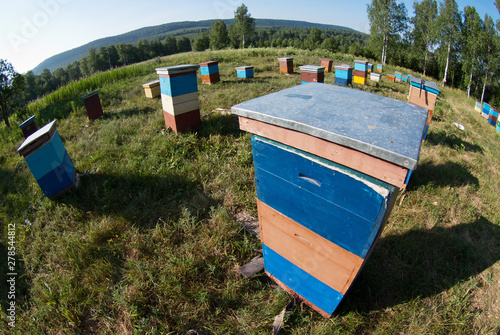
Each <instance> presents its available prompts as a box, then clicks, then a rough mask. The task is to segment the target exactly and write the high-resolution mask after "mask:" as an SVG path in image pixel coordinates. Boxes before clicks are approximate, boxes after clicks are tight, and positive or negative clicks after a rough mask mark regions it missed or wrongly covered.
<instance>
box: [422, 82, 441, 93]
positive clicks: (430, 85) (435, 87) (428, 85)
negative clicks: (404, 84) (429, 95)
mask: <svg viewBox="0 0 500 335" xmlns="http://www.w3.org/2000/svg"><path fill="white" fill-rule="evenodd" d="M424 88H425V89H427V88H430V89H431V90H434V91H437V93H438V94H439V92H440V89H439V86H438V85H437V84H436V83H435V82H433V81H428V80H424Z"/></svg>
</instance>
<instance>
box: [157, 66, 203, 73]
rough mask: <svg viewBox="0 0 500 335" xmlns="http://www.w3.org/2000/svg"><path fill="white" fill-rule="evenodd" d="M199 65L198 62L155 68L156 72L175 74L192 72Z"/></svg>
mask: <svg viewBox="0 0 500 335" xmlns="http://www.w3.org/2000/svg"><path fill="white" fill-rule="evenodd" d="M199 67H200V66H199V65H198V64H181V65H173V66H166V67H159V68H156V73H157V74H167V75H170V74H177V73H184V72H192V71H197V70H198V68H199Z"/></svg>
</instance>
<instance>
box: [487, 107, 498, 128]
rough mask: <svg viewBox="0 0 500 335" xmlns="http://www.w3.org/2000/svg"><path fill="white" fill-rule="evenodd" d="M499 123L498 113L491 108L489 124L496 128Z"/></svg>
mask: <svg viewBox="0 0 500 335" xmlns="http://www.w3.org/2000/svg"><path fill="white" fill-rule="evenodd" d="M497 121H498V111H497V110H496V109H495V108H493V107H491V108H490V114H489V116H488V123H489V124H491V125H492V126H494V127H495V126H496V125H497Z"/></svg>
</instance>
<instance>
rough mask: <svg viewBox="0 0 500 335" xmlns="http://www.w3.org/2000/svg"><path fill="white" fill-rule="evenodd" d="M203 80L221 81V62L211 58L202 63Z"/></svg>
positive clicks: (209, 82) (204, 81) (207, 81)
mask: <svg viewBox="0 0 500 335" xmlns="http://www.w3.org/2000/svg"><path fill="white" fill-rule="evenodd" d="M200 73H201V82H202V83H203V84H214V83H218V82H219V81H220V75H219V62H218V61H215V60H211V61H208V62H203V63H200Z"/></svg>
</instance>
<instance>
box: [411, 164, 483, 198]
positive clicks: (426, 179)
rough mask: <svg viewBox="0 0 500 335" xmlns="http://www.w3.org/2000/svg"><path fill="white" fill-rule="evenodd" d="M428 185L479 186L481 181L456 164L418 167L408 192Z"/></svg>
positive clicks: (422, 165)
mask: <svg viewBox="0 0 500 335" xmlns="http://www.w3.org/2000/svg"><path fill="white" fill-rule="evenodd" d="M428 184H433V185H436V186H462V185H474V186H479V180H478V179H477V178H476V177H475V176H474V175H472V174H471V173H470V172H469V170H468V169H467V168H466V167H464V166H462V165H460V164H458V163H454V162H447V163H445V164H436V165H435V164H431V163H424V164H421V165H418V167H417V169H416V170H415V171H414V172H413V174H412V176H411V179H410V183H409V185H408V190H410V191H411V190H415V189H417V188H419V187H420V186H423V185H428Z"/></svg>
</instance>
